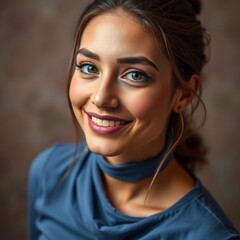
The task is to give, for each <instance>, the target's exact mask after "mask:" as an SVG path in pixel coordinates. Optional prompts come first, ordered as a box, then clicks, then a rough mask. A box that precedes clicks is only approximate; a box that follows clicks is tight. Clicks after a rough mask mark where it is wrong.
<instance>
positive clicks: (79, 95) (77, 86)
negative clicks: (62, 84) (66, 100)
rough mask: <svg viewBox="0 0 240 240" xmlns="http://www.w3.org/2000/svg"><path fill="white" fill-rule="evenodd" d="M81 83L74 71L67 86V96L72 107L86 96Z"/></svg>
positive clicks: (79, 104) (79, 103)
mask: <svg viewBox="0 0 240 240" xmlns="http://www.w3.org/2000/svg"><path fill="white" fill-rule="evenodd" d="M85 95H86V92H85V91H84V86H83V83H81V82H80V81H79V78H78V77H77V73H76V72H75V73H74V75H73V78H72V81H71V84H70V88H69V97H70V101H71V103H72V105H73V106H74V107H76V106H78V107H79V106H81V105H82V104H83V102H84V99H85V98H86V96H85Z"/></svg>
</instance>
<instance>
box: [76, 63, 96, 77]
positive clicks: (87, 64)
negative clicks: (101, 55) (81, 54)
mask: <svg viewBox="0 0 240 240" xmlns="http://www.w3.org/2000/svg"><path fill="white" fill-rule="evenodd" d="M76 67H77V68H78V69H79V70H80V72H81V73H82V74H83V75H86V76H92V75H95V74H98V73H99V72H98V69H97V67H96V66H95V65H94V64H92V63H87V62H84V63H80V64H76ZM84 67H93V68H94V69H95V70H97V72H94V73H89V72H88V73H87V72H86V71H84V70H83V68H84Z"/></svg>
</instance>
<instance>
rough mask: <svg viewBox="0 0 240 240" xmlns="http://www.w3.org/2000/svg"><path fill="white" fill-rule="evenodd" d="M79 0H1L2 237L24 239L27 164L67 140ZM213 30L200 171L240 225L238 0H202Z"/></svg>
mask: <svg viewBox="0 0 240 240" xmlns="http://www.w3.org/2000/svg"><path fill="white" fill-rule="evenodd" d="M87 2H89V1H87V0H86V1H83V0H68V1H66V0H52V1H47V0H41V1H37V0H18V1H17V0H1V1H0V101H1V110H0V121H1V124H0V133H1V138H0V139H1V140H0V144H1V147H0V239H2V240H5V239H7V240H10V239H11V240H12V239H25V237H26V235H25V234H26V192H27V188H26V187H27V175H28V168H29V165H30V163H31V161H32V159H33V158H34V157H35V156H36V154H37V153H39V152H40V151H41V150H42V149H44V148H46V147H48V146H49V145H51V144H53V143H55V142H68V141H72V139H73V137H72V136H73V129H72V125H71V120H70V114H69V111H68V106H67V100H66V74H67V69H68V61H69V57H70V53H71V48H72V43H73V32H74V26H75V22H76V20H77V18H78V16H79V13H80V12H81V11H82V8H83V6H85V5H86V3H87ZM203 3H204V6H203V12H202V15H201V19H202V21H203V23H204V25H205V27H206V28H207V29H208V32H209V33H210V34H211V36H212V44H211V59H210V62H209V64H208V66H207V67H206V70H205V72H206V83H205V94H204V101H205V103H206V106H207V108H208V119H207V122H206V124H205V126H204V128H203V130H202V131H203V133H204V136H205V139H206V142H207V145H208V146H209V149H210V152H209V164H208V166H206V167H205V169H204V170H203V171H202V172H200V174H199V176H200V178H201V179H202V181H203V183H204V184H205V185H206V187H207V188H208V189H209V190H210V192H211V193H212V194H213V195H214V196H215V198H216V199H217V200H218V201H219V203H220V204H221V206H222V207H223V209H224V211H225V212H226V214H227V216H228V217H229V218H230V219H231V220H232V221H233V223H234V224H235V226H236V227H237V228H238V230H239V229H240V205H239V202H240V173H239V170H240V159H239V155H240V144H239V142H240V128H239V123H240V111H239V110H240V81H239V80H240V66H239V64H240V30H239V24H240V14H239V9H240V1H239V0H231V1H226V0H211V1H208V0H204V1H203Z"/></svg>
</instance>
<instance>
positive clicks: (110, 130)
mask: <svg viewBox="0 0 240 240" xmlns="http://www.w3.org/2000/svg"><path fill="white" fill-rule="evenodd" d="M86 114H87V117H88V125H89V127H90V129H91V130H92V131H93V132H94V133H97V134H101V135H113V134H116V133H119V132H120V131H121V130H123V129H124V128H126V126H128V124H129V123H130V122H131V121H129V120H125V119H121V118H116V117H113V116H107V115H104V116H101V115H98V114H96V113H91V112H88V113H86ZM92 117H96V118H99V119H101V120H109V121H111V120H112V121H120V122H121V125H119V126H108V127H105V126H99V125H97V124H96V123H94V122H93V121H92Z"/></svg>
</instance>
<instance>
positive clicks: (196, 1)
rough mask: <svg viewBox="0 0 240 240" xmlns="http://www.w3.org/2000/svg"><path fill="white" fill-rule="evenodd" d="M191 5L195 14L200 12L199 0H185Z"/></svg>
mask: <svg viewBox="0 0 240 240" xmlns="http://www.w3.org/2000/svg"><path fill="white" fill-rule="evenodd" d="M187 1H188V2H189V3H190V4H191V5H192V7H193V9H194V12H195V13H196V14H200V13H201V10H202V3H201V0H187Z"/></svg>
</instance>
